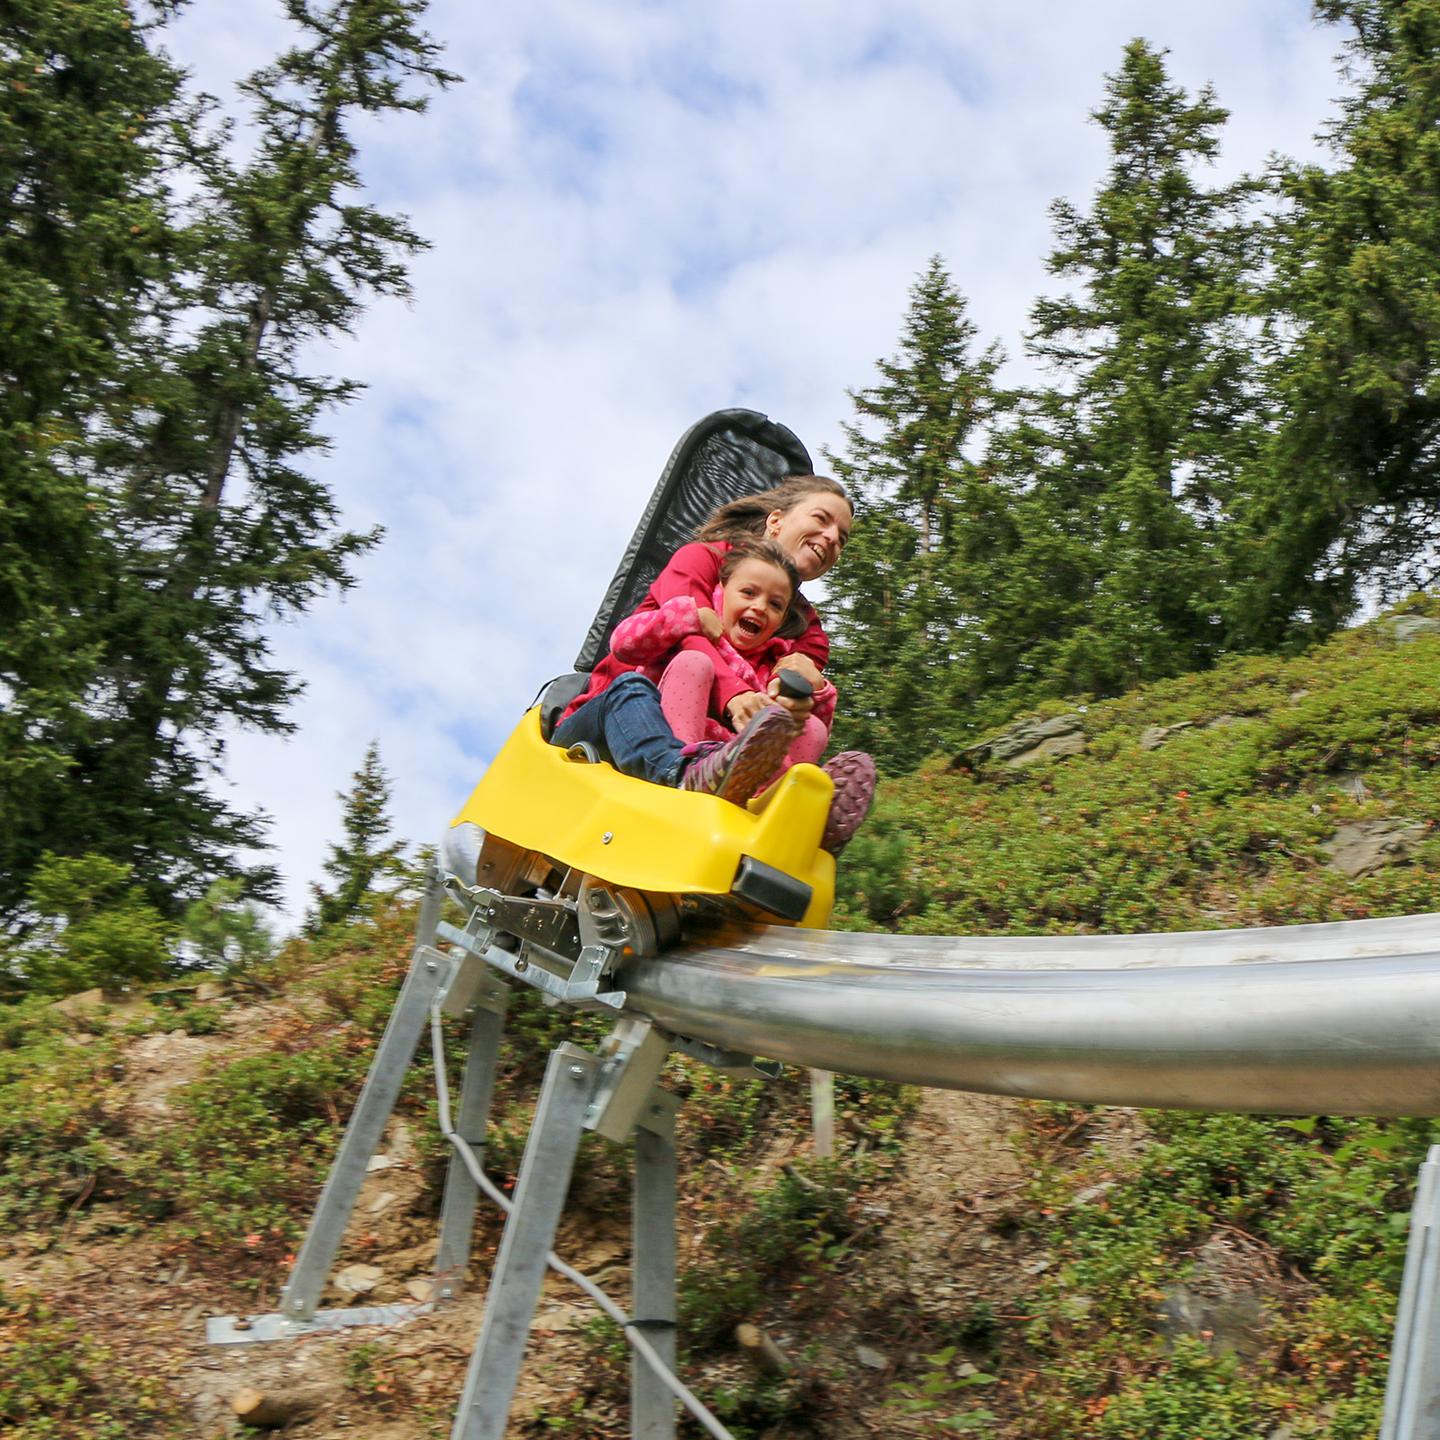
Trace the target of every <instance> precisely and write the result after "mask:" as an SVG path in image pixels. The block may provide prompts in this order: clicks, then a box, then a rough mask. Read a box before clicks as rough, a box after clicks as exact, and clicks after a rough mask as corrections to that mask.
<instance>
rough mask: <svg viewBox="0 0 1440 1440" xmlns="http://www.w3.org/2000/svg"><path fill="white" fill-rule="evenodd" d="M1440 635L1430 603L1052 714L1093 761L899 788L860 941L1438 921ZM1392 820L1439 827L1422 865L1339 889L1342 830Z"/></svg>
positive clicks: (1424, 844)
mask: <svg viewBox="0 0 1440 1440" xmlns="http://www.w3.org/2000/svg"><path fill="white" fill-rule="evenodd" d="M1437 615H1440V606H1437V605H1436V604H1434V603H1433V602H1424V601H1416V602H1413V604H1412V605H1411V606H1409V607H1407V608H1406V609H1405V610H1404V611H1401V612H1397V613H1396V614H1394V615H1392V616H1390V617H1387V618H1386V619H1384V620H1381V621H1377V622H1375V623H1374V624H1372V625H1369V626H1366V627H1365V628H1363V629H1360V630H1355V631H1351V632H1349V633H1347V634H1345V635H1343V636H1341V637H1340V638H1338V639H1336V640H1334V641H1332V642H1331V643H1330V644H1328V645H1325V646H1323V647H1321V648H1319V649H1317V650H1315V651H1313V652H1311V653H1310V654H1307V655H1305V656H1302V657H1300V658H1297V659H1292V660H1283V659H1273V658H1263V657H1262V658H1257V659H1246V660H1237V661H1233V662H1231V663H1229V664H1226V665H1223V666H1221V667H1220V668H1219V669H1217V670H1214V671H1212V672H1210V673H1208V674H1205V675H1199V676H1190V677H1186V678H1184V679H1179V680H1173V681H1169V682H1167V683H1165V684H1161V685H1155V686H1152V687H1150V688H1149V689H1147V690H1144V691H1139V692H1136V693H1134V694H1132V695H1128V696H1125V697H1123V698H1121V699H1119V700H1111V701H1106V702H1104V703H1101V704H1095V705H1088V706H1084V705H1080V706H1075V705H1071V706H1066V705H1063V704H1060V703H1058V702H1057V703H1056V704H1054V705H1053V706H1051V707H1050V709H1049V710H1047V711H1045V712H1043V714H1044V715H1047V716H1051V717H1054V716H1058V715H1061V714H1064V713H1066V712H1067V711H1068V712H1069V713H1070V714H1072V715H1074V717H1075V723H1076V724H1077V725H1078V727H1079V731H1078V734H1079V735H1080V736H1081V737H1082V738H1083V744H1084V746H1085V750H1084V753H1081V754H1076V755H1073V756H1070V757H1067V758H1063V759H1061V760H1053V761H1047V760H1045V759H1039V760H1037V761H1035V762H1034V763H1030V764H1020V765H1015V764H1014V762H1013V761H1011V762H1007V761H1003V760H994V759H992V758H990V757H987V756H985V755H983V754H981V755H977V754H976V753H974V752H973V751H971V752H966V753H965V754H964V755H961V756H958V757H955V758H954V759H952V760H949V761H945V760H936V761H932V762H931V763H930V764H929V765H927V766H924V767H923V768H922V769H921V770H920V771H919V773H917V774H915V775H912V776H909V777H907V778H904V779H900V780H892V781H889V782H887V783H886V784H885V785H884V787H883V790H882V796H881V800H880V803H879V806H878V813H877V814H876V816H875V817H874V820H873V823H871V824H869V825H868V826H867V829H866V830H865V831H862V832H861V835H860V836H859V837H858V838H857V839H856V841H855V842H854V844H853V845H852V847H851V850H850V851H849V852H847V855H846V859H845V864H844V866H843V873H842V881H843V884H842V887H841V888H842V890H843V891H844V892H845V898H844V899H843V900H842V902H841V907H840V913H841V919H842V923H844V924H846V925H850V926H856V927H859V926H862V925H864V924H867V923H871V924H884V925H887V926H892V927H893V928H896V929H899V930H903V931H907V932H911V933H916V934H965V933H969V934H995V935H1000V934H1045V933H1053V934H1067V933H1068V934H1076V933H1085V932H1096V933H1102V932H1103V933H1121V932H1134V931H1144V930H1204V929H1215V928H1223V927H1228V926H1236V925H1241V926H1244V925H1279V924H1294V923H1298V922H1301V921H1311V920H1353V919H1359V918H1362V917H1364V916H1369V915H1398V914H1413V913H1418V912H1421V911H1429V910H1440V865H1437V862H1440V834H1437V833H1436V832H1435V826H1434V817H1436V816H1437V815H1440V769H1437V768H1436V767H1437V761H1440V636H1437V635H1436V634H1435V633H1432V632H1431V631H1430V630H1429V627H1430V626H1431V625H1435V627H1436V628H1437V629H1440V623H1437V622H1436V621H1435V619H1434V617H1435V616H1437ZM1397 625H1398V626H1399V627H1400V633H1401V634H1405V633H1407V632H1408V631H1413V630H1417V629H1420V630H1421V633H1419V634H1417V635H1414V637H1413V638H1409V639H1406V640H1403V641H1402V640H1400V639H1399V638H1397V633H1396V627H1397ZM1421 627H1424V628H1423V629H1421ZM1161 730H1168V732H1169V733H1168V734H1166V735H1165V736H1163V737H1159V736H1157V735H1156V734H1155V733H1154V732H1157V731H1161ZM1147 744H1150V745H1153V747H1154V748H1146V746H1147ZM1379 820H1405V821H1410V822H1413V823H1414V824H1415V825H1417V826H1423V827H1425V828H1426V830H1427V834H1426V836H1425V837H1423V838H1421V839H1416V840H1415V842H1414V844H1413V851H1412V858H1413V862H1414V863H1409V864H1403V865H1385V866H1382V867H1380V868H1378V869H1376V870H1375V871H1373V872H1372V873H1370V874H1368V875H1365V876H1363V877H1361V878H1359V879H1352V878H1350V877H1348V876H1346V875H1345V874H1343V873H1341V872H1340V871H1338V870H1335V869H1333V868H1331V866H1330V864H1329V860H1330V855H1329V852H1328V851H1327V850H1326V848H1325V847H1326V844H1327V842H1328V841H1330V840H1331V839H1332V838H1333V837H1334V836H1335V835H1336V833H1337V831H1338V830H1339V829H1340V827H1341V826H1345V825H1353V824H1356V823H1358V822H1367V821H1379Z"/></svg>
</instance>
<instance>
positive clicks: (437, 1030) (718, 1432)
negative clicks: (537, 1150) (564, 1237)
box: [430, 999, 735, 1440]
mask: <svg viewBox="0 0 1440 1440" xmlns="http://www.w3.org/2000/svg"><path fill="white" fill-rule="evenodd" d="M430 1053H431V1054H432V1055H433V1056H434V1059H435V1098H436V1101H437V1104H438V1109H439V1112H440V1115H439V1119H440V1133H441V1134H442V1135H443V1136H444V1137H445V1138H446V1139H447V1140H448V1141H449V1142H450V1143H451V1145H453V1146H454V1147H455V1151H456V1153H457V1154H458V1155H459V1156H460V1158H461V1159H462V1160H463V1161H464V1162H465V1168H466V1169H467V1170H468V1171H469V1172H470V1178H471V1179H472V1180H474V1182H475V1183H476V1185H478V1186H479V1187H480V1189H481V1190H482V1191H484V1193H485V1195H486V1197H487V1198H488V1199H489V1200H491V1201H493V1202H494V1203H495V1204H496V1205H498V1206H499V1207H500V1209H501V1210H503V1211H504V1212H505V1213H506V1214H507V1215H508V1214H509V1213H510V1212H511V1211H512V1210H513V1209H514V1208H515V1207H514V1205H513V1204H512V1203H511V1202H510V1200H509V1198H508V1197H507V1196H506V1195H505V1193H504V1191H502V1190H501V1189H500V1188H499V1187H498V1186H497V1185H495V1183H494V1182H493V1181H492V1180H491V1179H490V1177H489V1176H488V1175H486V1173H485V1171H484V1170H483V1169H482V1168H481V1166H480V1162H479V1161H478V1160H477V1159H476V1158H475V1155H474V1152H473V1151H472V1150H471V1149H470V1146H469V1145H468V1144H466V1142H465V1140H464V1138H463V1137H462V1136H461V1135H460V1134H459V1133H458V1132H457V1131H456V1130H455V1129H454V1127H453V1126H452V1125H451V1123H450V1081H449V1079H448V1077H447V1076H446V1074H445V1036H444V1032H443V1031H442V1029H441V1020H440V1001H439V1000H438V999H437V1000H436V1001H435V1002H434V1003H433V1004H432V1005H431V1006H430ZM545 1261H546V1264H548V1265H549V1266H550V1268H551V1269H552V1270H554V1271H555V1272H556V1274H558V1275H563V1276H564V1277H565V1279H567V1280H568V1281H569V1282H570V1283H571V1284H572V1285H575V1286H577V1287H578V1288H579V1289H581V1290H583V1291H584V1292H585V1294H587V1295H588V1296H589V1297H590V1298H591V1299H592V1300H593V1301H594V1302H595V1303H596V1304H597V1305H598V1306H599V1307H600V1308H601V1309H602V1310H603V1311H604V1312H605V1313H606V1314H607V1315H608V1316H609V1317H610V1318H611V1319H612V1320H613V1321H614V1322H615V1323H616V1324H617V1325H618V1326H619V1327H620V1333H621V1334H622V1335H624V1336H625V1338H626V1339H627V1340H628V1341H629V1342H630V1344H631V1345H632V1346H634V1348H635V1350H636V1351H637V1352H638V1353H639V1355H640V1357H641V1359H643V1360H644V1361H645V1363H646V1364H647V1365H648V1366H649V1367H650V1368H651V1370H653V1371H654V1372H655V1374H656V1375H657V1376H658V1377H659V1380H660V1383H661V1384H662V1385H664V1387H665V1388H666V1389H667V1390H668V1391H670V1393H671V1394H672V1395H674V1396H675V1398H676V1399H677V1400H678V1401H679V1402H680V1403H681V1404H682V1405H683V1406H684V1407H685V1408H686V1409H687V1410H688V1411H689V1412H690V1413H691V1414H692V1415H693V1416H694V1417H695V1418H696V1419H697V1420H698V1421H699V1422H700V1424H701V1425H703V1426H704V1427H705V1429H706V1430H707V1431H708V1432H709V1433H710V1434H711V1435H713V1436H714V1437H715V1440H735V1437H734V1436H733V1435H732V1434H731V1433H730V1432H729V1431H728V1430H727V1429H726V1428H725V1427H724V1426H723V1425H722V1424H721V1423H720V1422H719V1421H718V1420H717V1419H716V1418H715V1417H714V1415H712V1414H711V1413H710V1411H709V1410H707V1409H706V1408H705V1406H704V1404H703V1403H702V1402H701V1400H700V1399H699V1397H698V1396H696V1394H695V1393H694V1391H692V1390H690V1389H689V1388H688V1387H687V1386H686V1385H685V1383H684V1381H682V1380H681V1379H680V1378H679V1377H678V1376H677V1375H676V1374H675V1373H674V1371H672V1370H671V1369H670V1367H669V1366H668V1365H666V1363H665V1362H664V1360H662V1359H661V1358H660V1355H659V1352H658V1351H657V1350H656V1349H655V1347H654V1346H653V1345H651V1343H650V1342H649V1341H648V1340H647V1339H646V1338H645V1337H644V1336H643V1335H641V1334H640V1333H639V1332H638V1331H636V1330H635V1329H633V1328H632V1326H631V1323H630V1317H629V1316H628V1315H627V1314H626V1313H625V1312H624V1311H623V1310H622V1309H621V1308H620V1307H619V1306H618V1305H617V1304H616V1303H615V1302H614V1301H613V1300H612V1299H611V1298H610V1297H609V1296H608V1295H607V1294H606V1293H605V1292H604V1291H603V1290H602V1289H601V1288H600V1287H599V1286H598V1285H597V1284H596V1283H595V1282H594V1281H593V1280H591V1279H589V1278H588V1277H587V1276H585V1275H582V1274H581V1273H580V1272H579V1271H578V1270H576V1269H575V1268H574V1267H573V1266H571V1265H567V1264H566V1263H565V1261H563V1260H562V1259H561V1258H560V1257H559V1256H558V1255H557V1254H555V1252H554V1251H553V1250H552V1251H550V1253H549V1254H548V1255H546V1257H545Z"/></svg>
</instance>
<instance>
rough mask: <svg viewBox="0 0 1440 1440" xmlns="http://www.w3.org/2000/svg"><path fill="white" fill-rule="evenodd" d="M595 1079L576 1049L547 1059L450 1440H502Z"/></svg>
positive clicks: (586, 1056)
mask: <svg viewBox="0 0 1440 1440" xmlns="http://www.w3.org/2000/svg"><path fill="white" fill-rule="evenodd" d="M599 1073H600V1061H599V1060H598V1059H596V1057H595V1056H593V1055H591V1054H590V1053H589V1052H588V1051H585V1050H581V1049H580V1048H579V1047H578V1046H576V1045H569V1044H565V1045H561V1046H559V1047H558V1048H557V1049H556V1050H554V1051H553V1052H552V1053H551V1056H550V1064H549V1067H548V1069H547V1070H546V1072H545V1083H544V1086H543V1087H542V1088H541V1091H540V1102H539V1104H538V1105H537V1107H536V1110H535V1120H534V1123H533V1124H532V1126H531V1128H530V1138H529V1140H528V1141H527V1142H526V1145H525V1155H524V1158H523V1159H522V1161H521V1163H520V1182H519V1184H518V1185H516V1187H515V1201H514V1208H513V1210H512V1211H511V1212H510V1218H509V1220H508V1221H507V1222H506V1225H505V1234H504V1237H503V1238H502V1239H501V1241H500V1253H499V1254H498V1255H497V1256H496V1257H495V1269H494V1272H493V1273H492V1275H491V1277H490V1291H489V1294H488V1295H487V1296H486V1299H485V1319H484V1322H483V1323H482V1324H481V1327H480V1341H479V1344H477V1345H476V1347H475V1352H474V1354H473V1355H471V1357H470V1368H469V1370H468V1371H467V1372H466V1376H465V1388H464V1390H463V1391H462V1393H461V1396H460V1407H459V1409H458V1410H457V1411H456V1412H455V1424H454V1426H453V1427H452V1428H451V1431H450V1437H451V1440H503V1437H504V1434H505V1423H506V1419H507V1417H508V1416H509V1413H510V1401H511V1399H512V1397H513V1396H514V1393H515V1383H516V1381H517V1380H518V1378H519V1375H520V1362H521V1361H522V1360H523V1358H524V1355H525V1344H526V1341H527V1340H528V1339H529V1336H530V1323H531V1320H532V1319H533V1318H534V1315H535V1305H536V1302H537V1301H538V1300H539V1298H540V1287H541V1284H542V1283H543V1281H544V1278H545V1266H546V1262H547V1258H548V1256H549V1254H550V1245H551V1242H552V1241H553V1240H554V1238H555V1228H556V1226H557V1225H558V1224H559V1223H560V1212H561V1210H562V1209H563V1208H564V1205H565V1192H566V1191H567V1190H568V1189H569V1188H570V1175H571V1172H572V1171H573V1169H574V1167H575V1152H576V1150H577V1149H578V1148H579V1145H580V1132H581V1131H582V1130H583V1129H584V1126H585V1116H586V1112H587V1111H588V1110H589V1108H590V1101H591V1097H592V1095H593V1093H594V1090H595V1082H596V1080H597V1078H598V1076H599Z"/></svg>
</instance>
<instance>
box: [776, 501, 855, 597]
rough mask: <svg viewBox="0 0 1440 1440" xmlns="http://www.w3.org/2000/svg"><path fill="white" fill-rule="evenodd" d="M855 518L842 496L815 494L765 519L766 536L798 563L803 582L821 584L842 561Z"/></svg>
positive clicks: (797, 567)
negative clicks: (828, 573)
mask: <svg viewBox="0 0 1440 1440" xmlns="http://www.w3.org/2000/svg"><path fill="white" fill-rule="evenodd" d="M852 519H853V517H852V515H851V513H850V506H849V505H848V504H846V502H845V501H844V500H843V499H841V497H840V496H839V495H832V494H830V492H829V491H828V490H816V491H814V492H813V493H812V494H809V495H802V496H801V497H800V499H799V500H797V501H796V502H795V504H794V505H792V506H791V507H790V508H789V509H788V510H772V511H771V512H770V514H769V515H767V516H766V517H765V534H766V535H767V536H768V537H769V538H770V539H771V540H774V541H776V542H777V543H778V544H779V545H780V546H781V548H782V549H784V550H785V552H786V553H787V554H788V555H789V556H790V558H791V559H792V560H793V561H794V562H795V568H796V569H797V570H798V571H799V572H800V578H801V579H802V580H818V579H819V578H820V577H821V576H822V575H823V574H824V573H825V572H826V571H827V570H829V569H830V568H831V566H833V565H834V564H835V562H836V561H837V560H838V559H839V558H840V552H841V551H842V550H843V549H844V548H845V542H846V541H847V540H848V539H849V538H850V525H851V521H852Z"/></svg>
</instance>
